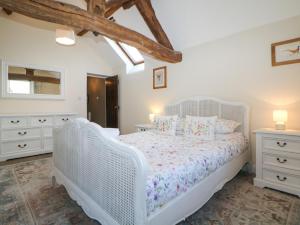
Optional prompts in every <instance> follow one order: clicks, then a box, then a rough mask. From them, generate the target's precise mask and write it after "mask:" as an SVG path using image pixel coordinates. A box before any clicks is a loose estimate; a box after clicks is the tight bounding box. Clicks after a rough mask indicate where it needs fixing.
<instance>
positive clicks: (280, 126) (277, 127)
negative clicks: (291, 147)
mask: <svg viewBox="0 0 300 225" xmlns="http://www.w3.org/2000/svg"><path fill="white" fill-rule="evenodd" d="M275 129H276V130H285V124H276V125H275Z"/></svg>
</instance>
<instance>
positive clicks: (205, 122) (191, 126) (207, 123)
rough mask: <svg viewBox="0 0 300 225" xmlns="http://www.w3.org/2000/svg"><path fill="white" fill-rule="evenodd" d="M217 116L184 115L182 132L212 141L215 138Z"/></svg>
mask: <svg viewBox="0 0 300 225" xmlns="http://www.w3.org/2000/svg"><path fill="white" fill-rule="evenodd" d="M216 121H217V117H216V116H213V117H196V116H186V119H185V129H184V134H185V135H186V136H194V137H198V138H200V139H201V140H205V141H212V140H214V139H215V127H216Z"/></svg>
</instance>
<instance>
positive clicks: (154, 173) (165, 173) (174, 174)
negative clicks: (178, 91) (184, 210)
mask: <svg viewBox="0 0 300 225" xmlns="http://www.w3.org/2000/svg"><path fill="white" fill-rule="evenodd" d="M119 139H120V141H121V142H124V143H126V144H129V145H132V146H134V147H136V148H137V149H138V150H140V151H142V152H143V154H144V155H145V157H146V159H147V161H148V163H149V165H150V167H151V171H150V174H149V175H148V178H147V187H146V195H147V214H148V216H149V215H151V214H152V213H154V212H155V211H156V210H157V209H159V208H161V207H163V206H164V205H165V204H167V203H168V202H169V201H171V200H172V199H174V198H176V197H177V196H179V195H180V194H182V193H184V192H186V191H187V190H188V189H189V188H191V187H193V186H194V185H195V184H197V183H198V182H200V181H201V180H202V179H204V178H205V177H207V176H208V175H209V174H211V173H212V172H214V171H215V170H217V169H218V168H220V167H222V166H223V165H224V164H225V163H227V162H229V161H230V160H231V159H233V158H234V157H237V156H238V155H240V154H241V153H242V152H243V151H244V150H245V149H246V142H245V138H244V136H243V135H242V134H241V133H238V132H236V133H231V134H224V135H217V136H216V140H214V141H201V140H199V139H198V138H196V137H184V136H170V135H163V134H160V133H157V132H155V131H147V132H139V133H133V134H129V135H121V136H120V137H119Z"/></svg>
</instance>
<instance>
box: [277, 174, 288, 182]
mask: <svg viewBox="0 0 300 225" xmlns="http://www.w3.org/2000/svg"><path fill="white" fill-rule="evenodd" d="M277 180H279V181H286V180H287V178H286V177H283V178H281V177H280V176H279V175H277Z"/></svg>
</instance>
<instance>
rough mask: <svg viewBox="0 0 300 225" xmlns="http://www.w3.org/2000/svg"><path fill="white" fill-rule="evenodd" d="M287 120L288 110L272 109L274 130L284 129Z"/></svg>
mask: <svg viewBox="0 0 300 225" xmlns="http://www.w3.org/2000/svg"><path fill="white" fill-rule="evenodd" d="M287 120H288V112H287V111H286V110H274V111H273V121H274V122H275V129H276V130H285V123H286V122H287Z"/></svg>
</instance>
